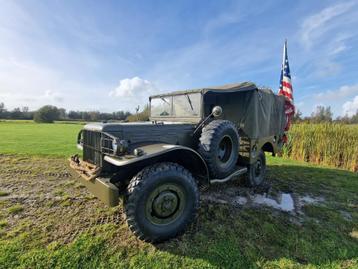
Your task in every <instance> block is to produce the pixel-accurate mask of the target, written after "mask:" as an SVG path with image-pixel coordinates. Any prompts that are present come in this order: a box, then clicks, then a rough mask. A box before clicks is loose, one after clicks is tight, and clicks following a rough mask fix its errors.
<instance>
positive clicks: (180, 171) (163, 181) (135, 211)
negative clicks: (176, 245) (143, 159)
mask: <svg viewBox="0 0 358 269" xmlns="http://www.w3.org/2000/svg"><path fill="white" fill-rule="evenodd" d="M198 207H199V191H198V187H197V184H196V182H195V180H194V178H193V177H192V175H191V174H190V172H189V171H188V170H186V169H185V168H184V167H182V166H180V165H178V164H175V163H159V164H155V165H153V166H149V167H146V168H144V169H143V170H142V171H140V172H139V173H138V174H137V175H136V176H134V177H133V178H132V180H131V181H130V183H129V185H128V188H127V193H126V198H125V212H126V216H127V223H128V226H129V228H130V229H131V230H132V232H133V233H134V234H135V235H136V236H138V237H139V239H141V240H144V241H147V242H159V241H163V240H166V239H169V238H171V237H175V236H176V235H179V234H180V233H182V232H184V231H185V229H186V227H187V226H188V224H190V223H191V222H192V221H193V220H194V218H195V216H196V213H197V210H198Z"/></svg>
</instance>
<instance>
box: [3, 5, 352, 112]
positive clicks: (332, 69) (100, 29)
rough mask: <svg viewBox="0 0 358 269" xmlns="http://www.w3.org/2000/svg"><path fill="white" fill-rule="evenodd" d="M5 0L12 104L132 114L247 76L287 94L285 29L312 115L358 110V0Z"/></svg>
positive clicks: (6, 90) (298, 94)
mask: <svg viewBox="0 0 358 269" xmlns="http://www.w3.org/2000/svg"><path fill="white" fill-rule="evenodd" d="M0 3H1V6H2V9H1V10H0V35H1V40H2V42H0V70H1V72H0V102H3V103H4V104H5V106H6V108H7V109H13V108H15V107H23V106H28V107H29V108H30V110H36V109H38V108H39V107H41V106H43V105H47V104H48V105H54V106H57V107H62V108H65V109H66V110H67V111H69V110H74V111H83V110H86V111H89V110H92V111H101V112H113V111H120V110H122V111H130V112H132V113H133V112H134V110H135V107H137V106H138V105H140V106H141V108H143V107H144V104H145V103H146V101H147V100H148V97H149V95H152V94H156V93H162V92H170V91H175V90H183V89H191V88H201V87H206V86H211V85H222V84H227V83H234V82H241V81H252V82H254V83H256V84H257V85H258V86H267V87H269V88H271V89H272V90H273V91H274V92H275V93H277V90H278V87H279V76H280V71H281V61H282V49H283V44H284V40H285V39H286V38H287V40H288V57H289V63H290V68H291V75H292V83H293V89H294V99H295V105H296V109H299V110H300V111H301V112H302V113H303V116H309V115H310V114H311V113H312V112H313V111H314V110H315V108H316V107H317V106H318V105H323V106H330V107H331V108H332V112H333V113H334V118H336V117H338V116H344V114H348V115H351V114H353V113H355V111H356V110H357V109H358V79H357V76H356V70H355V68H356V62H357V60H358V54H357V49H356V48H357V45H358V39H357V37H358V35H357V33H356V32H355V31H354V28H355V26H358V3H355V2H354V1H348V2H340V1H324V2H314V3H312V2H308V1H297V2H293V3H287V2H284V1H277V2H272V3H268V2H266V3H262V2H256V4H255V5H254V4H253V2H252V1H243V2H240V3H237V2H235V1H221V2H215V1H205V2H204V1H196V2H194V3H193V2H189V1H186V2H180V3H179V2H178V3H168V2H166V1H159V2H157V3H158V4H157V5H156V6H155V5H153V4H149V3H146V2H145V3H140V2H137V1H133V2H127V3H118V2H115V1H113V2H106V3H101V5H100V4H99V3H98V2H95V1H78V2H76V3H70V2H40V1H26V2H24V1H23V2H21V1H11V2H10V1H4V0H0ZM258 3H260V4H258Z"/></svg>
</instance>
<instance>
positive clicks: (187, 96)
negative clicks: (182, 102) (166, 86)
mask: <svg viewBox="0 0 358 269" xmlns="http://www.w3.org/2000/svg"><path fill="white" fill-rule="evenodd" d="M185 96H186V98H187V99H188V102H189V105H190V108H191V110H192V111H194V108H193V104H192V103H191V100H190V97H189V95H188V94H185Z"/></svg>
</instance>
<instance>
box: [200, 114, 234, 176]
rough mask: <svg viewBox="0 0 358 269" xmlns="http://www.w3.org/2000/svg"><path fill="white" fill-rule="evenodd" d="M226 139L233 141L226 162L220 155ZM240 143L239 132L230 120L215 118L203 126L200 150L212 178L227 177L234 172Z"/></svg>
mask: <svg viewBox="0 0 358 269" xmlns="http://www.w3.org/2000/svg"><path fill="white" fill-rule="evenodd" d="M224 139H228V141H230V143H231V153H230V156H229V157H228V159H227V161H226V162H225V159H224V158H220V157H218V153H219V150H220V145H221V143H222V142H223V141H224ZM239 145H240V144H239V134H238V132H237V129H236V127H235V125H234V124H233V123H232V122H230V121H227V120H214V121H212V122H210V123H209V124H208V125H206V126H205V127H204V128H203V130H202V133H201V136H200V142H199V150H198V151H199V153H200V155H201V156H202V157H203V159H204V160H205V162H206V164H207V166H208V169H209V173H210V177H211V178H225V177H226V176H228V175H230V174H231V173H232V172H233V170H234V169H235V166H236V163H237V159H238V156H239ZM224 154H226V153H224ZM224 157H225V156H224Z"/></svg>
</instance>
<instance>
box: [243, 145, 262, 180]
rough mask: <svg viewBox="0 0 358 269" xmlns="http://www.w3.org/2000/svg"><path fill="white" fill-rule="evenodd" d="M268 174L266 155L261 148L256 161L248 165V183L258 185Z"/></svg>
mask: <svg viewBox="0 0 358 269" xmlns="http://www.w3.org/2000/svg"><path fill="white" fill-rule="evenodd" d="M265 176H266V156H265V153H264V151H263V150H260V151H259V153H258V155H257V158H256V161H255V162H254V163H253V164H250V165H249V166H248V171H247V174H246V185H247V186H248V187H256V186H259V185H261V184H262V183H263V182H264V181H265Z"/></svg>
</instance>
